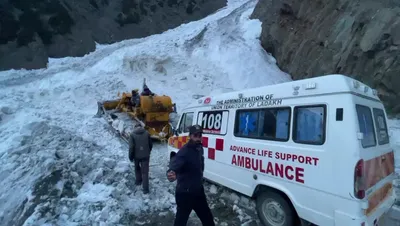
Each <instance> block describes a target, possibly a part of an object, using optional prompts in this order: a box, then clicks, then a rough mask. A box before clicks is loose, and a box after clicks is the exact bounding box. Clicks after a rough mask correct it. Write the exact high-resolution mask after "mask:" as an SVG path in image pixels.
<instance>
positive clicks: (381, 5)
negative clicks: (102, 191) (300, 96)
mask: <svg viewBox="0 0 400 226" xmlns="http://www.w3.org/2000/svg"><path fill="white" fill-rule="evenodd" d="M252 18H258V19H260V20H261V21H262V22H263V24H262V35H261V43H262V45H263V47H264V48H265V49H266V51H268V52H270V53H271V54H272V55H273V56H274V57H275V58H276V60H277V64H278V65H279V67H280V68H282V70H284V71H286V72H288V73H289V74H291V75H292V76H293V79H295V80H297V79H302V78H308V77H313V76H319V75H323V74H334V73H340V74H345V75H349V76H352V77H354V78H356V79H358V80H361V81H362V82H365V83H366V84H368V85H370V86H372V87H373V88H375V89H377V90H378V93H379V95H380V97H381V99H382V100H383V101H384V103H385V105H386V110H387V111H388V112H389V113H392V114H394V113H399V112H400V102H399V101H398V100H399V98H400V1H396V0H378V1H373V0H359V1H351V0H303V1H295V0H278V1H277V0H275V1H272V0H260V1H259V2H258V4H257V6H256V8H255V10H254V12H253V15H252Z"/></svg>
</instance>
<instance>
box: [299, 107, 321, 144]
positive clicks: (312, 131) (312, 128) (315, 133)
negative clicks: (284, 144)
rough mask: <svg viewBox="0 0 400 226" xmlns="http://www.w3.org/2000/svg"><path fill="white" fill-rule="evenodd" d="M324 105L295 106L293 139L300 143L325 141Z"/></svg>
mask: <svg viewBox="0 0 400 226" xmlns="http://www.w3.org/2000/svg"><path fill="white" fill-rule="evenodd" d="M325 125H326V105H313V106H297V107H295V108H294V115H293V141H294V142H296V143H301V144H313V145H322V144H324V143H325Z"/></svg>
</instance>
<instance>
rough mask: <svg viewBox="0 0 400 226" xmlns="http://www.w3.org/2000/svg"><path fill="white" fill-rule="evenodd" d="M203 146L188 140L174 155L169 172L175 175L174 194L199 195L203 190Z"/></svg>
mask: <svg viewBox="0 0 400 226" xmlns="http://www.w3.org/2000/svg"><path fill="white" fill-rule="evenodd" d="M203 152H204V151H203V145H202V144H201V143H195V142H193V141H192V140H189V142H188V143H187V144H185V145H184V146H183V147H182V148H181V149H180V150H179V151H178V153H177V154H176V155H175V157H174V158H173V160H172V161H171V163H170V166H169V170H168V171H170V170H172V171H174V172H175V173H176V179H177V185H176V192H184V193H199V192H201V191H202V190H203V189H204V188H203V172H204V155H203ZM168 171H167V172H168Z"/></svg>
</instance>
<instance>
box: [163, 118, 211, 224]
mask: <svg viewBox="0 0 400 226" xmlns="http://www.w3.org/2000/svg"><path fill="white" fill-rule="evenodd" d="M202 133H203V131H202V128H201V127H200V126H198V125H194V126H191V127H190V128H189V137H190V139H189V141H188V143H187V144H186V145H184V146H183V147H182V148H181V149H180V150H179V151H178V153H177V154H176V155H175V157H174V158H173V159H172V160H171V163H170V167H169V170H168V171H167V177H168V180H169V181H171V182H173V181H175V180H178V182H177V185H176V191H175V199H176V205H177V212H176V216H175V223H174V225H175V226H185V225H186V223H187V221H188V219H189V215H190V213H191V212H192V210H194V211H195V212H196V214H197V216H198V217H199V218H200V220H201V222H202V224H203V225H204V226H214V225H215V224H214V217H213V215H212V213H211V210H210V208H209V206H208V203H207V198H206V194H205V192H204V187H203V172H204V156H203V145H202Z"/></svg>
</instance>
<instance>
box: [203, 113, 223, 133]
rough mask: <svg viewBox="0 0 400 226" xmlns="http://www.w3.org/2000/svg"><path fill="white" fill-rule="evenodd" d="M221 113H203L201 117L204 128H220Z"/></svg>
mask: <svg viewBox="0 0 400 226" xmlns="http://www.w3.org/2000/svg"><path fill="white" fill-rule="evenodd" d="M221 122H222V114H221V113H217V114H204V115H203V118H202V126H203V128H205V129H213V130H219V129H221Z"/></svg>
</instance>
